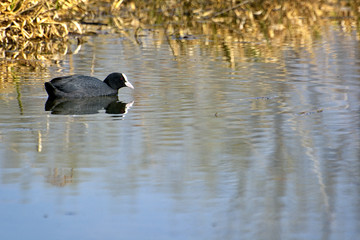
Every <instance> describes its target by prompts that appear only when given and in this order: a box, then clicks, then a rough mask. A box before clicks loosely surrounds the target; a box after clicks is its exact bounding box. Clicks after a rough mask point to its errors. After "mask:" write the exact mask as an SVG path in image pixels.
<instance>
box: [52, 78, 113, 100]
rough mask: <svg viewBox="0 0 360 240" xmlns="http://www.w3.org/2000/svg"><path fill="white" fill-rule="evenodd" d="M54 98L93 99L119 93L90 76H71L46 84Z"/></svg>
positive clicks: (55, 79)
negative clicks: (93, 97)
mask: <svg viewBox="0 0 360 240" xmlns="http://www.w3.org/2000/svg"><path fill="white" fill-rule="evenodd" d="M45 88H46V90H47V92H48V94H49V96H52V97H92V96H108V95H115V94H117V91H116V90H114V89H112V88H111V87H109V86H108V85H107V84H106V83H104V82H103V81H101V80H99V79H97V78H94V77H89V76H83V75H71V76H66V77H58V78H54V79H52V80H51V81H50V82H49V83H45Z"/></svg>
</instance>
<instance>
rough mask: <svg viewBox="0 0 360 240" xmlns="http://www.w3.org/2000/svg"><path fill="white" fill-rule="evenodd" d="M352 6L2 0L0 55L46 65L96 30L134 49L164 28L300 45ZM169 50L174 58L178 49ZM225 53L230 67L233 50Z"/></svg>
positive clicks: (178, 35)
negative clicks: (148, 33)
mask: <svg viewBox="0 0 360 240" xmlns="http://www.w3.org/2000/svg"><path fill="white" fill-rule="evenodd" d="M359 9H360V8H359V3H358V2H357V1H345V0H342V1H335V0H332V1H326V2H323V1H313V0H305V1H290V0H285V1H270V0H258V1H255V0H246V1H241V2H237V1H221V0H220V1H219V0H210V1H205V2H204V1H200V0H194V1H180V2H179V1H172V0H170V1H164V0H155V1H150V2H148V1H140V0H132V1H123V0H116V1H110V0H103V1H101V2H99V1H94V0H61V1H40V0H18V1H12V0H7V1H5V2H3V3H2V4H1V6H0V10H1V12H2V13H3V14H2V16H1V17H0V20H1V21H0V56H3V57H5V58H7V59H24V60H32V59H36V60H45V61H46V60H47V59H51V57H49V55H50V56H51V55H53V54H55V53H60V54H67V53H68V51H69V50H68V47H69V42H68V41H69V40H70V39H71V38H69V36H70V35H73V36H77V37H78V38H79V39H80V38H83V37H86V36H88V35H93V34H101V33H102V31H103V30H104V29H106V31H107V32H120V33H121V34H122V35H123V36H125V37H126V38H127V39H131V41H133V42H134V44H142V43H141V41H140V36H141V32H142V30H143V29H147V28H154V27H155V28H159V27H160V28H164V31H163V32H162V33H165V34H166V35H167V36H168V37H170V38H172V39H178V40H181V39H183V38H186V37H188V36H191V35H194V34H195V36H199V35H204V36H207V37H209V38H218V37H220V36H222V38H223V39H226V42H231V41H234V40H236V39H237V41H239V42H243V41H247V42H256V41H264V40H266V41H270V40H271V41H273V40H275V41H277V42H278V43H283V42H284V41H286V40H287V39H288V38H289V37H291V38H298V39H299V40H300V41H301V39H312V37H313V36H314V32H317V31H318V30H317V28H318V26H321V25H322V24H323V23H324V22H326V20H328V19H331V20H336V21H337V23H338V24H339V25H340V26H341V27H342V29H343V30H344V31H352V29H353V28H354V27H356V26H357V21H356V19H358V16H359ZM129 29H133V31H129ZM39 40H40V41H39ZM80 42H81V40H80ZM78 45H81V44H78ZM172 47H173V51H174V55H175V56H177V54H178V52H179V51H178V50H179V49H178V46H174V45H172ZM78 50H79V48H78V49H77V50H75V52H76V51H78ZM229 56H230V58H229V62H230V64H231V65H232V66H233V65H234V63H233V62H234V58H233V57H232V56H233V52H230V55H229ZM37 64H41V63H37Z"/></svg>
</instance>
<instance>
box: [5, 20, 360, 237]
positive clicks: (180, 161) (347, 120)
mask: <svg viewBox="0 0 360 240" xmlns="http://www.w3.org/2000/svg"><path fill="white" fill-rule="evenodd" d="M358 38H359V35H358V33H357V32H355V31H353V32H342V31H341V30H340V29H339V28H338V27H335V26H333V27H332V26H330V27H328V28H326V29H323V30H322V32H321V35H320V36H318V37H316V38H312V39H305V40H302V41H300V40H299V39H288V41H286V42H285V43H284V42H281V43H278V42H276V41H272V42H266V41H252V42H247V41H241V40H239V39H237V38H236V37H231V36H220V35H215V36H214V35H207V34H199V35H196V34H195V35H194V36H192V37H190V38H184V39H181V40H179V39H173V38H166V37H164V35H163V34H162V33H161V31H160V30H159V31H158V30H151V31H144V33H143V34H142V35H141V37H139V39H138V40H139V41H141V45H139V44H138V43H136V41H134V40H131V38H127V37H121V36H119V35H113V34H108V35H100V36H94V37H88V38H87V41H86V42H84V43H83V44H82V45H81V49H80V50H79V49H77V50H75V48H76V46H72V47H73V48H72V52H73V54H67V55H64V56H62V55H59V56H54V59H57V60H56V61H55V60H54V61H53V64H51V65H50V66H49V67H40V68H38V67H36V68H33V67H31V66H24V65H22V64H21V63H19V62H16V61H9V60H5V59H2V60H1V64H2V65H4V64H8V65H9V66H8V67H7V68H2V69H3V70H2V72H1V73H0V76H2V78H1V79H2V81H1V83H0V212H1V215H0V225H1V231H0V239H156V240H160V239H207V240H208V239H234V240H235V239H236V240H237V239H274V240H275V239H334V240H335V239H356V237H357V236H359V234H360V45H359V41H358ZM78 50H79V51H78ZM10 64H11V65H10ZM111 72H124V73H126V74H127V76H128V79H129V81H130V82H131V83H132V84H133V85H134V86H135V90H134V91H131V90H130V89H121V90H120V92H119V97H118V99H115V101H114V100H113V99H110V100H108V99H100V100H94V103H93V102H91V101H89V102H82V101H80V102H69V103H62V104H61V105H58V106H60V107H58V108H56V107H57V106H56V105H55V106H51V107H50V108H47V110H48V111H45V104H46V101H47V95H46V92H45V90H44V88H43V84H44V82H45V81H49V80H50V79H51V78H54V77H58V76H64V75H69V74H75V73H78V74H86V75H91V76H95V77H98V78H101V79H104V78H105V77H106V76H107V75H108V74H109V73H111Z"/></svg>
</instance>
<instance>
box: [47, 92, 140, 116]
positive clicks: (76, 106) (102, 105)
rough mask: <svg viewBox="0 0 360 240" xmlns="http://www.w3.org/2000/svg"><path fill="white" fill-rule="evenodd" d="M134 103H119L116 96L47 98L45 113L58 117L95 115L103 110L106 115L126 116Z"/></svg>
mask: <svg viewBox="0 0 360 240" xmlns="http://www.w3.org/2000/svg"><path fill="white" fill-rule="evenodd" d="M133 103H134V101H132V102H129V103H126V102H121V101H119V99H118V97H117V96H108V97H91V98H74V99H69V98H48V100H47V101H46V103H45V111H50V112H51V114H59V115H74V114H76V115H84V114H96V113H99V111H100V110H103V109H105V112H106V113H108V114H126V113H127V110H128V109H129V108H130V107H131V106H132V105H133Z"/></svg>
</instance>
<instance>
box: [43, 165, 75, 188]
mask: <svg viewBox="0 0 360 240" xmlns="http://www.w3.org/2000/svg"><path fill="white" fill-rule="evenodd" d="M73 176H74V169H73V168H71V169H64V168H54V169H49V173H48V175H47V176H46V181H47V182H48V183H50V184H52V185H54V186H58V187H64V186H65V185H67V184H71V183H73Z"/></svg>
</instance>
